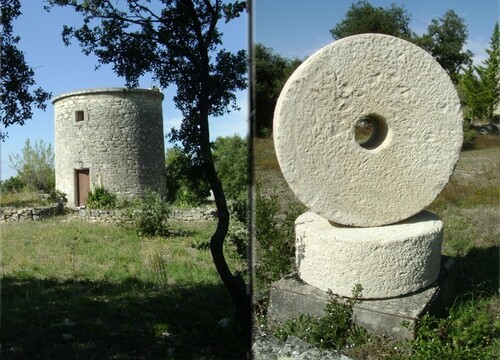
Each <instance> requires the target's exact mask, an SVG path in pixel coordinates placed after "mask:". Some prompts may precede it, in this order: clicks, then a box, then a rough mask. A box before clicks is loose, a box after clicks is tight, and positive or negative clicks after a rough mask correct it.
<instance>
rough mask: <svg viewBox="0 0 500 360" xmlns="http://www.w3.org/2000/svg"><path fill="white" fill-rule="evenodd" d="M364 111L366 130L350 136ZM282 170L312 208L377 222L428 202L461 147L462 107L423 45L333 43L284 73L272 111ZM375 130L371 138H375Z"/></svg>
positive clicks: (391, 40)
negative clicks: (361, 138)
mask: <svg viewBox="0 0 500 360" xmlns="http://www.w3.org/2000/svg"><path fill="white" fill-rule="evenodd" d="M366 116H370V117H371V118H372V120H374V122H375V123H376V124H378V125H379V126H375V130H374V136H373V138H372V140H371V141H369V142H368V143H367V144H364V145H360V144H359V143H358V142H357V141H356V140H355V127H356V124H357V122H358V121H359V120H361V119H363V118H364V117H366ZM273 134H274V143H275V147H276V154H277V157H278V161H279V164H280V166H281V170H282V172H283V175H284V176H285V178H286V180H287V182H288V184H289V185H290V187H291V189H292V190H293V191H294V193H295V194H296V196H297V197H298V198H299V199H300V200H301V201H302V202H303V203H304V204H305V205H306V206H308V207H309V208H310V209H311V210H313V211H314V212H316V213H317V214H319V215H321V216H323V217H325V218H327V219H328V220H330V221H334V222H337V223H340V224H344V225H353V226H379V225H385V224H390V223H394V222H397V221H401V220H403V219H406V218H408V217H410V216H412V215H414V214H416V213H418V212H419V211H421V210H422V209H423V208H424V207H425V206H427V205H428V204H430V203H431V202H432V201H433V200H434V198H435V197H436V196H437V195H438V194H439V192H440V191H441V190H442V189H443V187H444V186H445V185H446V183H447V182H448V180H449V178H450V176H451V174H452V172H453V170H454V167H455V164H456V163H457V161H458V158H459V154H460V148H461V144H462V114H461V109H460V101H459V98H458V95H457V92H456V90H455V88H454V86H453V84H452V82H451V81H450V79H449V77H448V75H447V74H446V73H445V71H444V70H443V69H442V68H441V67H440V66H439V64H438V63H437V62H436V61H435V60H434V59H433V58H432V56H431V55H429V54H428V53H427V52H425V51H424V50H422V49H421V48H419V47H418V46H415V45H413V44H411V43H409V42H406V41H404V40H401V39H398V38H395V37H391V36H387V35H381V34H363V35H356V36H352V37H348V38H344V39H342V40H339V41H336V42H334V43H332V44H330V45H328V46H326V47H324V48H322V49H321V50H319V51H318V52H316V53H315V54H313V55H312V56H311V57H309V58H308V59H307V60H306V61H305V62H304V63H303V64H302V65H301V66H300V67H299V68H298V69H297V70H296V71H295V72H294V73H293V75H292V76H291V77H290V79H289V80H288V81H287V83H286V85H285V86H284V88H283V91H282V92H281V95H280V97H279V100H278V103H277V106H276V111H275V115H274V131H273ZM377 137H378V138H377Z"/></svg>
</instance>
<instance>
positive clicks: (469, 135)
mask: <svg viewBox="0 0 500 360" xmlns="http://www.w3.org/2000/svg"><path fill="white" fill-rule="evenodd" d="M463 129H464V140H463V143H462V150H472V149H474V148H475V146H476V144H475V140H476V136H477V133H476V131H475V130H474V129H472V128H471V126H470V122H468V121H464V123H463Z"/></svg>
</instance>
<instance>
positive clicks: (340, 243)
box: [295, 211, 443, 299]
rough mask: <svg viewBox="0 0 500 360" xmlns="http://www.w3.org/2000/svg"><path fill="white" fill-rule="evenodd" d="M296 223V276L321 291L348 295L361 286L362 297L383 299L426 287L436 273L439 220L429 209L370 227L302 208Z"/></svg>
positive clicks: (440, 240) (440, 233)
mask: <svg viewBox="0 0 500 360" xmlns="http://www.w3.org/2000/svg"><path fill="white" fill-rule="evenodd" d="M295 225H296V227H295V232H296V263H297V268H298V274H299V277H300V278H301V279H302V280H303V281H305V282H306V283H308V284H310V285H312V286H315V287H317V288H319V289H321V290H323V291H327V290H331V291H332V292H333V293H334V294H337V295H339V296H344V297H349V296H351V294H352V289H353V288H354V286H355V285H356V284H361V286H362V287H363V291H362V296H363V298H365V299H376V298H388V297H395V296H399V295H404V294H408V293H411V292H415V291H417V290H420V289H422V288H425V287H427V286H429V285H430V284H432V283H433V282H434V281H435V280H436V279H437V277H438V275H439V263H440V258H441V244H442V229H443V223H442V222H441V220H439V218H438V217H437V216H436V215H434V214H432V213H430V212H428V211H422V212H420V213H419V214H417V215H415V216H413V217H411V218H409V219H407V220H404V221H402V222H400V223H396V224H392V225H387V226H378V227H371V228H356V227H348V226H342V225H338V224H334V223H331V222H329V221H328V220H326V219H325V218H323V217H321V216H319V215H317V214H315V213H313V212H307V213H305V214H302V215H301V216H299V217H298V218H297V220H296V222H295Z"/></svg>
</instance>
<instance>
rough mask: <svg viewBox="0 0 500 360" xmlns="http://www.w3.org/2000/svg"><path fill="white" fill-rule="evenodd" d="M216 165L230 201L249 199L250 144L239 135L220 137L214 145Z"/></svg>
mask: <svg viewBox="0 0 500 360" xmlns="http://www.w3.org/2000/svg"><path fill="white" fill-rule="evenodd" d="M212 153H213V157H214V164H215V168H216V170H217V174H218V176H219V180H220V182H221V183H222V188H223V189H224V194H225V195H226V198H227V199H229V200H237V199H238V198H240V197H241V196H242V194H243V196H245V197H248V169H249V166H248V142H247V140H246V139H243V138H241V137H239V136H238V135H234V136H227V137H218V138H217V139H216V140H215V142H214V145H213V152H212Z"/></svg>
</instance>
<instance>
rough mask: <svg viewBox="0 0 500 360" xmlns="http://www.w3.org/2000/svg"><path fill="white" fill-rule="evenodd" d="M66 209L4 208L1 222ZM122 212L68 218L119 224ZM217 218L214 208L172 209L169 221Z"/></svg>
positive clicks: (94, 212) (82, 211) (31, 218)
mask: <svg viewBox="0 0 500 360" xmlns="http://www.w3.org/2000/svg"><path fill="white" fill-rule="evenodd" d="M63 210H64V207H63V206H62V205H59V204H54V205H52V206H44V207H27V208H22V209H19V208H17V209H16V208H4V209H0V222H12V221H37V220H42V219H46V218H49V217H52V216H55V215H58V214H62V213H63ZM122 214H123V211H122V210H91V209H76V210H75V211H74V213H73V214H71V215H69V216H68V217H69V218H70V219H71V218H79V219H82V220H85V221H89V222H119V221H121V220H122ZM216 218H217V210H216V209H215V208H213V207H210V206H206V207H198V208H193V209H172V212H171V213H170V217H169V219H172V220H178V221H205V220H214V219H216Z"/></svg>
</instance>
